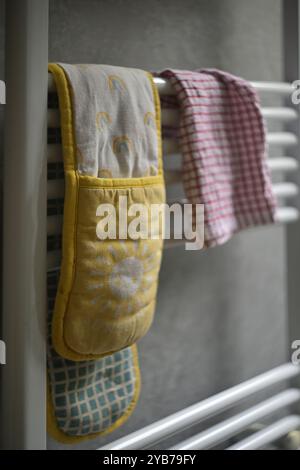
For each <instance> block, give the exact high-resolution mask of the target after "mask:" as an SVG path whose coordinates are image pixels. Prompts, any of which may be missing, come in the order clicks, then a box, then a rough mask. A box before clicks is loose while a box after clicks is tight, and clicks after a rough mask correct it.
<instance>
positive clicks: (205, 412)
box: [99, 363, 300, 450]
mask: <svg viewBox="0 0 300 470" xmlns="http://www.w3.org/2000/svg"><path fill="white" fill-rule="evenodd" d="M298 375H300V367H297V366H294V365H292V364H290V363H287V364H283V365H281V366H279V367H276V368H275V369H272V370H270V371H268V372H265V373H263V374H261V375H258V376H257V377H254V378H252V379H250V380H247V381H246V382H243V383H241V384H239V385H236V386H234V387H232V388H229V389H228V390H225V391H223V392H220V393H218V394H217V395H214V396H212V397H210V398H207V399H206V400H203V401H201V402H199V403H196V404H195V405H192V406H189V407H188V408H185V409H183V410H180V411H178V412H177V413H174V414H172V415H170V416H168V417H166V418H164V419H161V420H159V421H157V422H156V423H153V424H150V425H149V426H146V427H144V428H142V429H139V430H138V431H135V432H133V433H131V434H129V435H128V436H125V437H123V438H121V439H118V440H116V441H114V442H112V443H110V444H107V445H106V446H104V447H101V448H100V449H99V450H104V449H110V450H124V449H135V450H136V449H142V448H145V447H149V446H151V445H152V444H154V443H155V442H158V441H161V440H162V439H165V438H166V437H168V436H171V435H173V434H176V433H177V432H179V431H182V430H183V429H186V428H188V427H190V426H193V425H194V424H196V423H199V422H201V421H203V420H205V419H207V418H209V417H211V416H213V415H216V414H217V413H220V412H221V411H224V410H226V409H228V408H230V407H231V406H233V405H236V404H237V403H238V402H239V401H241V400H243V399H245V398H247V397H249V396H250V395H252V394H254V393H256V392H258V391H260V390H264V389H266V388H267V387H270V386H273V385H275V384H277V383H280V382H283V381H285V380H287V379H291V378H292V377H296V376H298Z"/></svg>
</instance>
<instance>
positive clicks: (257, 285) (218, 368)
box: [49, 0, 286, 448]
mask: <svg viewBox="0 0 300 470" xmlns="http://www.w3.org/2000/svg"><path fill="white" fill-rule="evenodd" d="M50 5H51V8H50V12H51V15H50V51H49V54H50V60H52V61H66V62H95V63H109V64H116V65H123V66H133V67H140V68H145V69H150V70H157V69H162V68H165V67H167V66H171V67H178V68H190V69H192V68H196V67H200V66H201V67H205V66H213V67H220V68H223V69H226V70H229V71H231V72H232V73H235V74H238V75H241V76H244V77H245V78H248V79H253V80H280V79H281V77H282V70H281V65H282V58H281V2H280V1H279V0H252V1H251V2H249V1H247V0H201V1H199V0H165V1H163V2H162V1H161V0H148V1H143V2H141V1H139V0H110V1H105V0H88V1H87V0H51V1H50ZM284 263H285V257H284V232H283V229H281V228H274V227H273V228H272V227H270V228H263V229H257V230H255V231H254V230H252V231H249V232H247V233H243V234H240V235H238V236H235V237H234V238H233V239H232V240H231V241H230V242H229V243H227V244H226V245H225V246H223V247H219V248H214V249H211V250H209V251H207V252H205V253H204V252H198V253H195V252H186V251H184V250H183V249H181V248H177V249H173V250H168V251H165V253H164V259H163V265H162V270H161V276H160V285H159V293H158V303H157V310H156V317H155V321H154V325H153V327H152V329H151V331H150V333H149V334H148V335H147V336H146V338H144V339H143V340H142V341H141V342H140V344H139V351H140V362H141V370H142V393H141V397H140V400H139V404H138V406H137V408H136V411H135V412H134V414H133V416H132V417H131V418H130V419H129V421H128V422H127V424H125V425H124V426H123V427H122V428H121V429H120V430H118V431H116V432H115V433H114V435H113V436H109V437H108V438H105V439H101V440H100V439H98V440H97V442H90V443H87V444H84V445H82V446H76V448H77V447H78V448H80V447H84V448H95V447H96V445H98V444H100V443H104V442H107V441H109V440H111V439H112V438H117V437H119V436H122V435H124V434H125V433H128V432H130V431H133V430H135V429H138V428H139V427H141V426H143V425H146V424H148V423H150V422H153V421H155V420H156V419H158V418H162V417H164V416H166V415H168V414H169V413H172V412H174V411H176V410H179V409H181V408H183V407H185V406H187V405H190V404H192V403H194V402H196V401H198V400H200V399H202V398H204V397H207V396H209V395H211V394H213V393H216V392H217V391H219V390H222V389H224V388H225V387H228V386H230V385H233V384H235V383H237V382H239V381H241V380H244V379H246V378H248V377H250V376H252V375H254V374H257V373H259V372H261V371H264V370H266V369H268V368H270V367H272V366H275V365H277V364H279V363H281V362H282V361H284V359H285V349H286V325H285V286H284V280H285V272H284ZM62 447H64V446H60V445H57V444H56V443H54V442H53V441H51V440H50V441H49V448H62Z"/></svg>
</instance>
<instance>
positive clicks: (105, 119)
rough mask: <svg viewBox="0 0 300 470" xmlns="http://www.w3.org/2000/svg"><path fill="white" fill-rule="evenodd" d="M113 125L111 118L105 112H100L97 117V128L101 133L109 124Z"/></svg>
mask: <svg viewBox="0 0 300 470" xmlns="http://www.w3.org/2000/svg"><path fill="white" fill-rule="evenodd" d="M110 123H111V117H110V115H109V114H108V113H106V112H105V111H100V112H99V113H97V115H96V126H97V129H98V130H99V131H101V130H103V129H104V128H105V127H106V126H107V125H108V124H110Z"/></svg>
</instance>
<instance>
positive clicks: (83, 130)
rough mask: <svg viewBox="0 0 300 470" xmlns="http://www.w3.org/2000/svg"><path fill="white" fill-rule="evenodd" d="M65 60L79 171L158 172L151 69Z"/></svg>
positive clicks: (90, 173)
mask: <svg viewBox="0 0 300 470" xmlns="http://www.w3.org/2000/svg"><path fill="white" fill-rule="evenodd" d="M60 65H61V67H63V69H64V70H65V73H66V74H67V77H68V80H69V84H70V87H71V92H72V95H73V96H72V101H73V106H74V126H75V129H74V130H75V135H76V147H77V149H76V150H77V169H78V171H79V173H80V174H82V175H88V176H96V177H100V178H130V177H143V176H155V175H156V174H157V172H158V142H157V129H156V122H155V106H154V98H153V90H152V87H151V82H150V80H149V77H148V76H147V73H146V72H144V71H143V70H138V69H130V68H126V69H125V68H123V67H115V66H110V65H88V64H84V65H70V64H60Z"/></svg>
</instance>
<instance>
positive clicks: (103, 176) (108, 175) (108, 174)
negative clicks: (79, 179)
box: [98, 168, 112, 178]
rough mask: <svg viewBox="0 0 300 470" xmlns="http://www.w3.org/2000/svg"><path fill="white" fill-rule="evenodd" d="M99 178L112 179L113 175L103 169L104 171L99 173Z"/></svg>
mask: <svg viewBox="0 0 300 470" xmlns="http://www.w3.org/2000/svg"><path fill="white" fill-rule="evenodd" d="M98 178H112V173H111V171H110V170H107V169H106V168H102V170H99V171H98Z"/></svg>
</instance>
